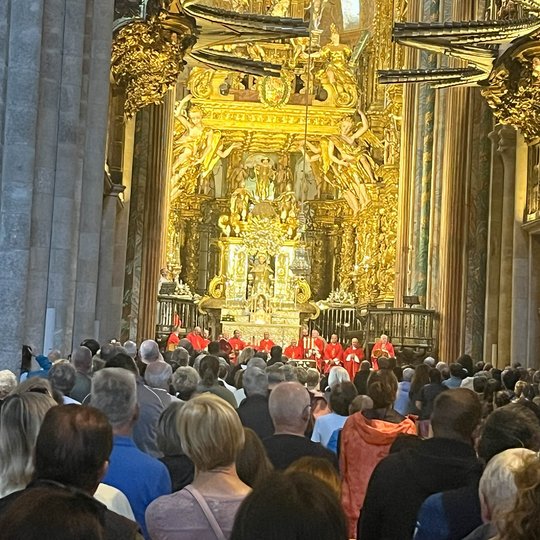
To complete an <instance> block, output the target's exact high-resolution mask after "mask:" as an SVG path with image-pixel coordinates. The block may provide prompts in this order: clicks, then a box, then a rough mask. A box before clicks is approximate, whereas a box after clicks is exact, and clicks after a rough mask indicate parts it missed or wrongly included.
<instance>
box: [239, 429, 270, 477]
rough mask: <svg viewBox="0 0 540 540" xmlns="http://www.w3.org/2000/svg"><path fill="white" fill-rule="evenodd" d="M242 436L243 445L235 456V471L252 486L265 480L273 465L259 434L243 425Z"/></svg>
mask: <svg viewBox="0 0 540 540" xmlns="http://www.w3.org/2000/svg"><path fill="white" fill-rule="evenodd" d="M244 437H245V441H244V446H243V448H242V450H240V453H239V454H238V456H237V458H236V472H237V473H238V476H239V478H240V480H242V482H244V484H247V485H248V486H249V487H254V486H256V485H257V484H259V483H260V482H262V481H263V480H265V479H266V478H267V477H268V475H269V474H270V473H271V472H272V470H273V469H274V467H273V466H272V463H270V460H269V459H268V456H267V455H266V450H265V448H264V445H263V443H262V442H261V439H259V436H258V435H257V434H256V433H255V432H254V431H253V430H252V429H250V428H246V427H245V428H244Z"/></svg>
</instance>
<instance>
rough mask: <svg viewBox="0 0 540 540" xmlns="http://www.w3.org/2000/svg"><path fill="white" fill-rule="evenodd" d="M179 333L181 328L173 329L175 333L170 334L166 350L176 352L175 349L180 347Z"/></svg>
mask: <svg viewBox="0 0 540 540" xmlns="http://www.w3.org/2000/svg"><path fill="white" fill-rule="evenodd" d="M179 332H180V328H179V327H178V326H175V327H174V328H173V331H172V332H171V333H170V334H169V337H168V338H167V345H166V346H165V350H167V351H174V349H176V347H178V344H179V343H180V338H179V337H178V333H179Z"/></svg>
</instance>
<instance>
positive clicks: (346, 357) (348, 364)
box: [343, 347, 365, 381]
mask: <svg viewBox="0 0 540 540" xmlns="http://www.w3.org/2000/svg"><path fill="white" fill-rule="evenodd" d="M364 358H365V356H364V349H361V348H360V347H358V348H356V349H355V348H354V347H347V349H345V352H344V353H343V367H344V368H345V369H346V370H347V373H348V374H349V376H350V378H351V381H352V380H353V379H354V376H355V375H356V373H357V371H358V370H359V369H360V362H361V361H362V360H363V359H364Z"/></svg>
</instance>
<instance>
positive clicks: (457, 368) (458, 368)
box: [450, 362, 465, 379]
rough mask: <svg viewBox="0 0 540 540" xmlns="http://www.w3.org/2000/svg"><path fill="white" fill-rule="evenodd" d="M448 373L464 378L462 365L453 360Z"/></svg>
mask: <svg viewBox="0 0 540 540" xmlns="http://www.w3.org/2000/svg"><path fill="white" fill-rule="evenodd" d="M450 375H451V376H452V377H458V378H460V379H463V378H465V373H464V371H463V366H462V365H461V364H460V363H459V362H454V363H453V364H450Z"/></svg>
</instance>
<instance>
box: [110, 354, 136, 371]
mask: <svg viewBox="0 0 540 540" xmlns="http://www.w3.org/2000/svg"><path fill="white" fill-rule="evenodd" d="M105 367H106V368H122V369H126V370H127V371H131V373H133V375H135V377H138V376H139V368H138V367H137V364H136V363H135V360H133V358H131V356H129V354H126V353H123V352H119V353H118V354H115V355H114V356H113V357H112V358H110V359H109V360H107V362H105Z"/></svg>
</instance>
